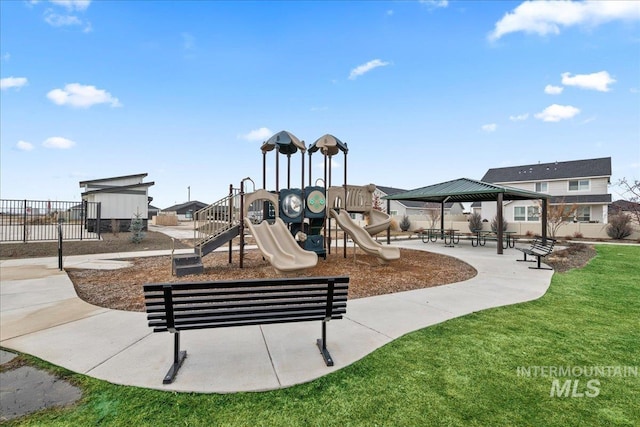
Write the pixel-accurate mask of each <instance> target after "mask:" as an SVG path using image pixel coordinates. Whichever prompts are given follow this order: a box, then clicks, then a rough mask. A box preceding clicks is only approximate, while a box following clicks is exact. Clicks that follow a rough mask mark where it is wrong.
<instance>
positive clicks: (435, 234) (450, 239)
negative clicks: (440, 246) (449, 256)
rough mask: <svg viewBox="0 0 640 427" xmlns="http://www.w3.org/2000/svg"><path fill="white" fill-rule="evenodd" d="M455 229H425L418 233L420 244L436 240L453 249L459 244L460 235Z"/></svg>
mask: <svg viewBox="0 0 640 427" xmlns="http://www.w3.org/2000/svg"><path fill="white" fill-rule="evenodd" d="M458 231H460V230H458V229H455V228H444V229H442V228H426V229H424V230H422V231H420V237H421V238H422V243H429V242H433V243H435V242H437V241H438V239H440V240H442V241H443V242H444V245H445V246H447V247H453V246H454V245H457V244H458V243H460V234H459V233H458Z"/></svg>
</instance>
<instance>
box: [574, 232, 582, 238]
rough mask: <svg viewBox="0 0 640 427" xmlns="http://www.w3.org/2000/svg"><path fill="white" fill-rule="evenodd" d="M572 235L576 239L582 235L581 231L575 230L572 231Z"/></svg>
mask: <svg viewBox="0 0 640 427" xmlns="http://www.w3.org/2000/svg"><path fill="white" fill-rule="evenodd" d="M573 237H574V238H576V239H582V238H583V237H584V235H583V234H582V233H581V232H579V231H576V232H575V233H573Z"/></svg>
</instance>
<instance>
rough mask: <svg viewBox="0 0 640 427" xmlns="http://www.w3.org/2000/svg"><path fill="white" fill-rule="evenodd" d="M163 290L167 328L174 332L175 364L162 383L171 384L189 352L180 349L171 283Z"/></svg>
mask: <svg viewBox="0 0 640 427" xmlns="http://www.w3.org/2000/svg"><path fill="white" fill-rule="evenodd" d="M162 290H163V294H164V309H165V313H166V316H167V329H168V330H169V332H171V333H172V334H173V364H172V365H171V367H170V368H169V371H168V372H167V375H165V376H164V379H163V380H162V384H171V383H172V382H173V380H174V379H175V378H176V375H177V374H178V369H180V366H182V363H183V362H184V359H185V358H186V357H187V352H186V351H180V331H178V330H176V327H175V319H174V317H173V296H172V293H171V285H164V286H163V289H162Z"/></svg>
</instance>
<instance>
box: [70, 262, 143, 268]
mask: <svg viewBox="0 0 640 427" xmlns="http://www.w3.org/2000/svg"><path fill="white" fill-rule="evenodd" d="M132 265H133V263H132V262H130V261H116V260H85V261H69V262H67V263H66V264H64V268H77V269H85V270H118V269H120V268H127V267H131V266H132Z"/></svg>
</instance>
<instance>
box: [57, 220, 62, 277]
mask: <svg viewBox="0 0 640 427" xmlns="http://www.w3.org/2000/svg"><path fill="white" fill-rule="evenodd" d="M58 269H59V270H60V271H62V224H60V223H58Z"/></svg>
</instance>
